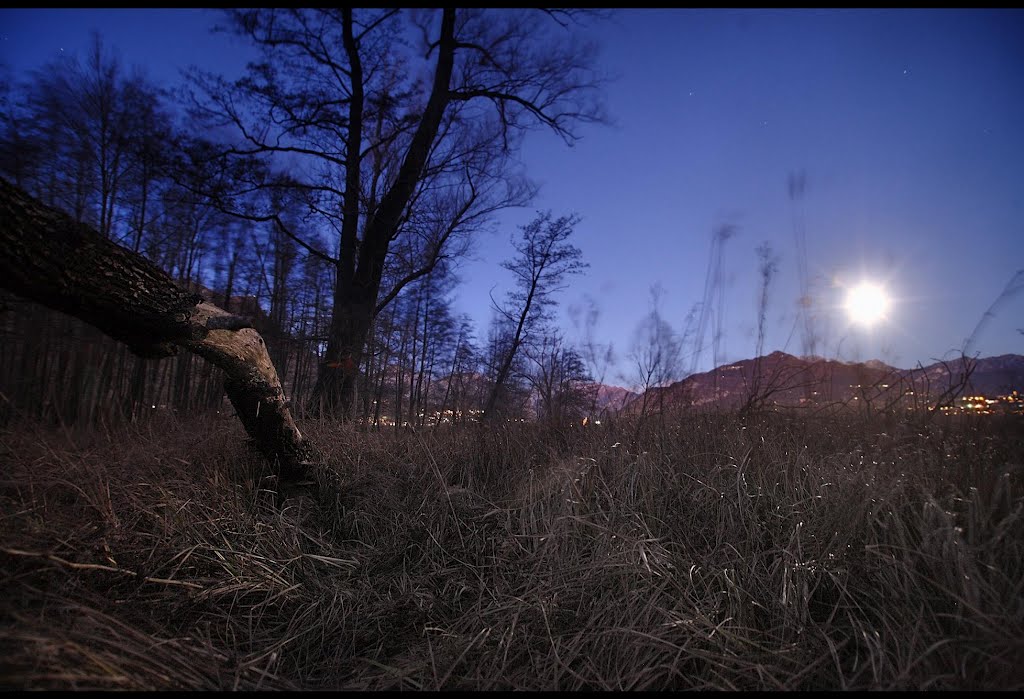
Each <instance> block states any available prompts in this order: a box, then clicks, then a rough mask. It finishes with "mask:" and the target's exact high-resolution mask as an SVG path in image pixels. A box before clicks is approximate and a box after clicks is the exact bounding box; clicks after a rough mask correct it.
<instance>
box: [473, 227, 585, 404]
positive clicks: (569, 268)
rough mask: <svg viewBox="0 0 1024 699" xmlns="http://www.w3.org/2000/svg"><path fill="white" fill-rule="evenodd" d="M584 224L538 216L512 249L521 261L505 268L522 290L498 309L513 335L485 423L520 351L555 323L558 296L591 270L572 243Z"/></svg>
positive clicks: (492, 393)
mask: <svg viewBox="0 0 1024 699" xmlns="http://www.w3.org/2000/svg"><path fill="white" fill-rule="evenodd" d="M579 221H580V219H579V218H578V217H576V216H575V215H572V216H561V217H559V218H557V219H555V218H552V214H551V212H550V211H547V212H543V213H540V214H538V215H537V217H536V218H534V219H533V221H531V222H530V223H528V224H527V225H525V226H521V227H520V235H519V239H518V240H514V241H513V243H512V244H513V246H514V247H515V249H516V252H518V253H519V254H518V256H517V257H516V258H514V259H512V260H506V261H505V262H503V263H502V267H504V268H505V269H507V270H509V271H510V272H512V273H513V274H514V275H515V280H516V289H515V291H512V292H510V293H509V294H508V299H507V301H506V303H505V304H504V305H502V306H499V305H498V304H497V303H495V304H494V308H495V310H496V311H497V312H498V313H499V314H500V316H501V317H502V318H503V319H504V320H505V321H507V322H508V323H509V326H510V327H511V328H512V330H511V336H510V338H509V341H508V346H507V348H505V351H504V356H502V357H501V359H500V362H499V364H498V367H497V373H496V375H495V378H494V385H493V386H492V388H491V391H490V395H488V397H487V402H486V403H485V404H484V418H485V419H487V418H489V417H492V416H493V413H494V407H495V404H496V402H497V400H498V396H499V395H500V393H501V391H502V389H503V387H504V385H505V381H506V379H507V378H508V374H509V371H510V369H511V368H512V363H513V362H514V361H515V359H516V356H517V354H518V352H519V349H520V347H521V346H522V345H523V343H524V342H526V341H527V340H528V339H529V337H530V334H531V333H533V332H535V331H536V330H537V329H539V328H540V327H541V325H542V324H543V323H544V322H545V321H546V320H548V319H549V318H550V310H551V307H552V306H553V305H554V303H555V300H554V298H553V296H554V294H555V293H556V292H558V291H561V290H562V289H564V288H565V284H566V282H567V279H568V277H570V276H572V275H574V274H579V273H580V272H582V271H583V270H584V269H586V267H588V265H587V263H585V262H583V261H582V260H581V259H580V258H581V257H582V255H583V253H582V252H580V249H579V248H577V247H576V246H574V245H572V244H570V243H569V242H568V241H569V238H570V237H571V236H572V234H573V230H574V228H575V226H576V224H578V223H579Z"/></svg>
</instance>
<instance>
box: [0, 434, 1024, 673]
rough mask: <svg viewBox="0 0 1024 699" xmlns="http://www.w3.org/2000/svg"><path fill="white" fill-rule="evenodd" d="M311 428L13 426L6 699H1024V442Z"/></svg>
mask: <svg viewBox="0 0 1024 699" xmlns="http://www.w3.org/2000/svg"><path fill="white" fill-rule="evenodd" d="M302 427H303V428H304V429H305V430H306V431H307V432H308V433H309V434H310V435H311V437H312V438H313V439H314V440H315V442H316V443H317V445H318V446H319V447H320V449H321V451H322V456H323V463H322V464H321V466H320V468H319V470H318V473H317V478H318V482H319V486H320V487H319V489H317V490H316V491H315V492H313V494H310V492H309V491H310V490H311V489H308V488H307V489H306V491H302V492H295V493H291V494H290V495H289V496H288V497H282V496H281V495H280V494H279V493H277V492H276V487H275V484H274V483H275V482H274V479H273V478H271V477H270V476H269V472H268V471H267V468H266V466H265V465H264V464H263V463H262V462H261V460H260V459H259V458H258V457H257V456H256V455H255V454H252V453H250V452H249V450H248V448H247V447H246V445H245V443H244V438H243V433H242V431H241V428H240V427H239V426H237V425H236V424H235V423H234V422H233V421H217V422H212V423H211V422H198V421H197V422H179V421H175V420H173V419H172V420H165V421H160V422H156V421H154V422H152V423H150V424H147V425H142V426H123V427H116V428H107V429H101V430H93V431H71V430H66V429H61V428H58V427H41V426H38V425H15V426H9V427H8V428H6V430H4V431H3V432H2V433H0V464H2V470H0V479H2V483H0V516H2V526H0V560H2V571H0V580H2V583H0V584H2V587H0V659H2V660H0V668H2V671H0V685H2V686H3V687H4V688H7V689H56V688H61V689H173V688H184V689H245V690H251V689H257V688H260V689H290V688H305V689H323V688H343V689H394V688H406V689H436V688H445V689H502V688H511V689H584V688H587V689H626V690H639V689H689V688H693V689H729V690H731V689H769V690H771V689H800V690H808V689H957V688H960V689H1024V589H1022V588H1024V424H1022V423H1021V421H1020V419H1019V418H1013V417H1008V418H1005V419H1004V418H998V417H990V418H987V419H979V418H974V419H966V418H965V419H962V420H959V421H954V420H953V419H949V418H945V419H938V420H936V421H934V423H932V424H931V425H928V426H921V425H914V424H911V423H894V422H887V423H883V422H872V421H866V420H863V419H859V418H857V417H855V416H849V417H831V418H820V419H814V418H800V419H797V418H787V417H784V416H780V415H766V416H762V417H757V418H750V419H747V420H745V421H741V420H739V419H738V418H735V417H730V416H722V415H719V416H713V415H688V416H676V417H674V418H671V419H664V420H662V419H659V418H649V419H648V420H647V421H646V422H645V423H644V424H641V425H639V426H638V425H637V424H636V423H635V422H620V423H616V424H611V425H608V424H604V425H602V426H601V427H600V428H587V429H581V428H574V429H565V430H554V429H550V428H544V427H541V426H538V425H530V424H514V425H509V426H505V427H497V428H492V429H490V430H486V429H483V428H481V427H479V426H476V425H470V426H467V427H465V428H463V429H458V430H449V431H445V430H433V431H431V430H428V431H425V432H423V431H421V432H418V433H409V432H403V433H399V434H394V433H382V434H373V433H369V434H368V433H363V432H359V431H356V430H355V429H353V428H350V427H339V426H336V425H327V424H317V423H307V424H304V425H302ZM328 484H330V485H328Z"/></svg>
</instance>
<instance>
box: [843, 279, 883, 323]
mask: <svg viewBox="0 0 1024 699" xmlns="http://www.w3.org/2000/svg"><path fill="white" fill-rule="evenodd" d="M845 308H846V313H847V314H848V315H849V316H850V320H851V321H853V322H854V323H860V324H861V325H874V324H875V323H877V322H878V321H879V320H881V319H882V318H884V317H885V314H886V312H887V311H888V310H889V296H888V295H887V294H886V293H885V290H884V289H883V288H882V287H880V286H878V285H877V284H872V283H870V282H861V283H860V284H858V285H857V286H855V287H853V288H852V289H850V290H849V291H848V292H847V294H846V304H845Z"/></svg>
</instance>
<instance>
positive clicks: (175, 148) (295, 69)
mask: <svg viewBox="0 0 1024 699" xmlns="http://www.w3.org/2000/svg"><path fill="white" fill-rule="evenodd" d="M226 18H227V20H228V27H229V30H230V31H233V32H234V33H236V34H238V35H239V36H242V37H244V38H245V39H246V40H247V41H249V42H251V43H252V45H253V46H255V47H256V48H257V49H258V53H259V60H257V61H254V62H253V63H251V64H250V65H249V67H248V69H247V71H246V72H245V74H244V75H243V76H242V77H240V78H238V79H236V80H231V81H229V80H227V79H225V78H224V77H222V76H218V75H216V74H213V73H208V72H203V71H201V70H198V69H192V70H190V72H189V73H188V75H187V80H186V83H185V86H184V87H183V88H181V89H179V90H177V91H175V92H171V91H169V90H167V89H165V88H162V87H160V86H156V85H154V84H152V82H150V81H149V79H148V78H147V77H146V75H145V74H144V73H142V72H140V71H129V70H127V69H126V68H125V67H124V66H123V65H122V63H121V62H120V61H119V60H118V59H117V58H116V55H115V54H114V52H112V51H110V50H109V49H108V48H107V47H105V46H104V44H103V41H102V40H101V39H100V37H98V36H97V37H95V38H94V41H93V44H92V47H91V49H90V51H89V52H88V54H87V55H86V56H85V57H84V59H82V60H79V59H78V58H77V57H67V58H61V59H59V60H57V61H54V62H51V63H49V64H47V65H45V66H43V67H42V68H40V69H38V70H36V71H34V72H33V73H32V74H31V75H30V76H29V77H28V79H27V80H25V81H23V82H20V83H12V82H10V81H8V83H7V84H5V85H3V86H2V91H3V94H2V99H3V116H2V118H3V122H2V124H0V128H2V131H0V173H2V175H3V177H4V178H5V179H6V180H8V181H9V182H10V183H12V184H13V185H14V186H15V187H17V188H18V189H20V190H21V191H24V192H26V193H28V194H29V195H31V196H32V197H35V198H36V199H37V200H38V201H39V202H42V203H43V204H45V205H46V206H49V207H53V208H55V209H59V210H61V211H63V212H65V213H66V214H67V215H68V216H69V217H71V218H72V219H73V220H74V221H75V222H77V223H80V224H83V225H86V226H88V227H90V228H91V229H94V230H95V231H97V232H98V233H99V234H100V235H101V236H103V237H104V238H105V239H107V240H109V241H112V242H114V243H116V244H118V245H120V246H123V247H125V248H127V249H129V250H131V251H133V252H136V253H139V254H140V255H143V256H145V258H147V259H148V260H149V261H151V262H152V263H153V264H155V265H156V266H158V267H159V268H160V269H162V270H163V271H165V272H166V273H167V274H168V275H169V276H170V277H171V278H172V279H173V280H174V281H175V282H177V284H178V285H179V286H180V287H181V288H183V289H185V290H187V291H190V292H194V293H197V294H199V295H200V296H202V297H203V298H205V300H206V301H208V302H210V303H212V304H215V305H217V306H219V307H220V308H221V309H223V310H224V311H227V312H228V313H230V314H237V315H239V316H244V317H247V318H249V319H250V321H251V323H252V325H253V327H255V329H257V330H258V331H259V332H260V334H261V335H262V336H263V338H264V339H265V341H266V347H267V350H268V352H269V355H270V357H271V359H272V360H273V364H274V366H275V367H276V370H277V374H278V375H279V376H280V378H281V383H282V384H283V387H284V391H285V394H286V395H287V397H288V399H289V401H290V405H291V409H292V412H293V413H295V414H296V415H297V416H298V417H314V416H322V417H333V418H341V419H346V420H359V421H361V422H363V423H364V424H368V425H376V426H381V425H399V426H401V425H414V426H416V425H427V424H435V423H446V422H447V423H457V422H460V421H466V420H470V419H477V418H481V417H482V418H487V417H496V416H500V417H503V418H512V419H515V418H522V417H525V416H537V417H541V418H544V419H551V420H560V421H563V420H569V419H577V418H578V417H579V416H580V415H583V414H586V413H587V412H588V411H589V410H592V409H593V408H594V407H595V406H596V401H595V394H594V391H595V387H594V385H593V381H592V379H591V373H592V372H591V371H590V370H589V369H588V362H587V361H586V356H587V352H586V351H585V350H584V349H582V348H576V347H574V346H572V345H571V344H570V343H569V342H568V341H567V340H566V339H565V338H564V337H563V336H562V335H561V334H560V333H559V332H558V331H557V329H555V328H554V327H553V325H552V323H551V308H552V304H554V303H555V301H556V298H555V295H556V293H557V292H558V291H559V290H560V289H561V288H562V287H564V285H565V283H566V281H567V279H568V278H569V277H570V276H571V275H573V274H576V273H578V272H580V271H581V270H582V269H583V268H584V267H585V264H584V263H583V262H582V259H581V253H580V251H579V249H578V248H576V247H575V246H573V245H572V244H571V242H570V239H571V236H572V233H573V231H574V229H575V227H576V226H577V225H578V224H579V222H580V220H579V218H577V217H576V216H574V215H563V216H556V215H554V214H553V213H551V212H539V213H538V215H537V216H536V218H535V219H534V220H533V221H531V222H530V223H529V224H527V225H525V226H523V227H521V228H520V230H519V231H517V232H516V233H515V234H514V247H515V250H516V254H515V257H514V258H512V259H510V260H508V261H506V262H505V263H504V266H505V267H506V268H507V269H508V270H509V271H510V272H511V273H512V277H513V279H514V282H515V286H514V288H513V289H512V290H511V291H510V292H509V293H508V295H507V298H506V299H505V300H504V301H502V302H498V301H496V302H495V304H494V305H495V314H494V318H493V320H492V323H491V325H490V327H489V328H488V329H487V333H486V334H487V337H486V340H484V341H481V340H478V339H477V338H476V334H475V328H473V325H472V323H471V321H470V319H469V318H468V317H466V316H464V315H459V314H458V313H456V311H455V310H454V307H453V296H454V294H455V293H456V291H457V278H456V268H457V263H458V261H459V260H460V259H461V258H462V257H463V256H464V255H466V254H467V253H468V252H469V250H470V249H471V247H472V244H473V241H474V240H475V238H477V237H478V236H479V235H480V234H481V233H482V232H484V231H486V230H488V229H489V228H490V227H492V226H493V225H494V221H495V218H494V216H495V214H496V213H497V212H499V211H501V210H503V209H506V208H508V207H512V206H526V205H528V204H529V203H530V201H531V200H532V197H533V196H534V194H535V193H536V188H535V187H534V186H533V184H532V183H531V182H530V181H529V180H528V179H527V177H526V176H525V173H523V172H522V171H521V169H520V167H519V166H518V164H517V160H516V155H517V153H518V149H519V147H520V146H521V144H522V141H523V139H524V137H525V136H526V135H527V132H529V131H530V130H533V129H536V128H538V127H539V128H546V129H549V130H551V131H553V132H554V133H556V134H558V135H560V136H561V137H563V138H564V139H565V140H566V141H567V142H570V143H571V142H572V141H573V140H574V139H575V138H576V130H577V129H578V127H579V126H580V125H582V124H585V123H589V122H599V121H601V119H602V112H601V105H600V99H599V98H600V91H599V87H600V83H601V81H600V78H599V76H598V75H597V73H596V71H595V69H594V63H593V60H594V53H593V48H592V47H589V46H586V45H584V44H582V43H580V41H578V39H577V32H576V31H575V28H576V26H577V22H579V21H580V20H581V15H580V13H577V12H576V11H557V12H555V11H543V10H516V11H508V10H502V11H495V10H485V9H469V10H455V9H444V10H436V11H428V10H415V11H399V10H397V9H380V10H366V11H362V10H352V9H295V10H274V9H259V10H228V11H226ZM95 273H96V274H97V275H102V274H109V273H110V270H104V269H96V270H95ZM0 301H2V303H3V308H2V312H0V332H2V333H3V344H4V347H5V351H4V352H3V353H2V355H3V356H2V358H0V380H2V389H0V392H2V398H3V401H2V405H0V417H3V418H4V419H10V418H11V417H14V416H16V415H17V416H29V417H43V418H49V419H58V420H62V421H65V422H74V421H79V420H82V421H87V422H94V421H97V420H104V419H111V418H114V417H128V418H130V419H142V418H144V417H146V416H148V415H152V414H156V413H160V412H161V411H163V410H175V411H178V412H186V413H195V412H204V413H209V412H214V411H218V410H220V411H225V410H226V403H225V402H224V398H223V378H224V377H223V375H222V370H221V369H219V368H217V367H215V366H212V365H210V364H207V363H204V362H202V361H201V360H200V359H199V358H197V357H195V356H193V355H184V354H183V355H179V356H176V357H173V358H170V359H165V360H163V361H160V362H153V361H149V360H147V359H146V358H144V357H140V356H138V351H137V350H138V347H134V348H130V347H127V346H126V345H124V344H123V343H117V342H115V341H114V340H112V339H111V338H110V337H108V336H107V335H106V334H104V333H103V332H102V331H100V330H99V329H97V328H96V327H93V326H91V325H88V324H85V323H83V322H81V321H79V320H76V319H75V318H72V317H69V316H65V315H59V314H55V313H53V312H52V311H50V310H48V309H46V308H43V307H42V306H39V305H36V304H33V303H30V302H27V301H25V300H23V299H22V298H20V297H19V296H16V295H14V294H12V293H8V292H4V296H3V297H2V299H0Z"/></svg>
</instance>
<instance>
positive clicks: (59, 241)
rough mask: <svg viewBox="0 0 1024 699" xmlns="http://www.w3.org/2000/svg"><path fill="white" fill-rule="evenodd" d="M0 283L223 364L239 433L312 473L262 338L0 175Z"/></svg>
mask: <svg viewBox="0 0 1024 699" xmlns="http://www.w3.org/2000/svg"><path fill="white" fill-rule="evenodd" d="M0 286H2V287H4V288H6V289H8V290H9V291H12V292H14V293H16V294H18V295H19V296H23V297H25V298H27V299H29V300H32V301H36V302H38V303H41V304H43V305H45V306H48V307H50V308H53V309H55V310H58V311H62V312H64V313H67V314H69V315H73V316H75V317H77V318H80V319H81V320H84V321H86V322H87V323H90V324H92V325H94V326H96V327H97V328H99V329H100V330H102V331H103V332H105V333H106V334H108V335H110V336H111V337H113V338H114V339H116V340H119V341H121V342H124V343H126V344H127V345H128V347H129V348H130V349H131V350H132V351H133V352H134V353H135V354H137V355H139V356H141V357H146V358H160V357H168V356H171V355H173V354H176V353H177V351H178V348H179V347H184V348H185V349H187V350H189V351H191V352H194V353H195V354H198V355H199V356H201V357H203V358H204V359H206V360H208V361H210V362H211V363H213V364H215V365H216V366H218V367H220V368H221V369H223V370H224V372H225V374H226V379H225V382H224V388H225V390H226V391H227V394H228V398H229V399H230V400H231V404H232V405H233V406H234V407H235V410H236V412H237V413H238V417H239V419H240V420H241V421H242V424H243V425H244V426H245V431H246V432H247V433H248V434H249V436H250V437H251V438H252V439H253V441H254V442H255V443H256V446H257V447H258V448H259V450H260V451H261V452H262V453H263V454H264V455H265V456H266V457H267V458H268V459H269V460H270V461H271V463H272V464H273V465H274V466H275V467H276V469H277V471H278V473H279V475H280V476H281V477H282V479H286V480H299V479H302V478H304V477H305V476H306V475H307V474H308V470H309V466H310V462H311V459H312V456H313V453H314V451H313V448H312V445H311V444H310V443H309V441H308V440H307V439H306V438H305V437H303V436H302V433H301V432H299V429H298V427H297V426H296V424H295V421H294V419H292V415H291V412H290V411H289V409H288V402H287V400H286V399H285V396H284V391H283V389H282V387H281V381H280V379H279V378H278V376H277V371H276V370H275V369H274V364H273V362H271V360H270V355H269V354H268V353H267V347H266V344H265V343H264V342H263V338H262V337H260V334H259V333H258V332H256V330H254V329H253V328H252V327H250V326H249V323H248V322H247V321H246V319H244V318H240V317H238V316H234V315H232V314H230V313H228V312H227V311H224V310H222V309H220V308H218V307H217V306H214V305H213V304H210V303H207V302H205V301H204V300H203V298H202V297H201V296H199V295H198V294H195V293H192V292H189V291H186V290H185V289H182V288H181V287H179V286H178V285H177V284H175V283H174V280H172V279H171V278H170V277H169V276H168V275H167V274H166V273H165V272H163V271H162V270H161V269H159V268H158V267H157V266H156V265H154V264H153V263H151V262H150V261H149V260H147V259H145V258H144V257H142V256H141V255H139V254H137V253H134V252H132V251H131V250H128V249H127V248H123V247H121V246H120V245H117V244H116V243H114V242H112V241H110V240H108V239H106V238H104V237H103V236H102V235H100V234H99V233H98V232H97V231H95V230H93V229H92V228H90V227H89V226H87V225H85V224H81V223H78V222H76V221H75V220H74V219H72V218H71V217H70V216H68V215H67V214H65V213H63V212H61V211H59V210H57V209H53V208H51V207H48V206H46V205H44V204H42V203H41V202H39V201H38V200H36V199H34V198H33V197H31V196H29V195H28V194H26V193H25V192H24V191H22V190H21V189H19V188H17V187H15V186H14V185H12V184H11V183H9V182H7V181H6V180H4V179H3V178H0Z"/></svg>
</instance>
